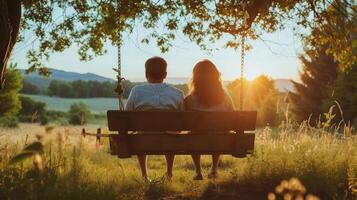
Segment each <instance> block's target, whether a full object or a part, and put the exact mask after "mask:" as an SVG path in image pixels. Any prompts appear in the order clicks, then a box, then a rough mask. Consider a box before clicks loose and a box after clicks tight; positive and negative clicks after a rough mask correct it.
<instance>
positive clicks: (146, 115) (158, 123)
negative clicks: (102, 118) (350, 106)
mask: <svg viewBox="0 0 357 200" xmlns="http://www.w3.org/2000/svg"><path fill="white" fill-rule="evenodd" d="M107 116H108V127H109V130H110V131H124V132H125V131H184V130H192V131H225V130H248V131H249V130H255V124H256V118H257V112H256V111H234V112H190V111H185V112H179V111H130V112H128V111H113V110H110V111H108V113H107Z"/></svg>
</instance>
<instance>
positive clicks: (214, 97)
mask: <svg viewBox="0 0 357 200" xmlns="http://www.w3.org/2000/svg"><path fill="white" fill-rule="evenodd" d="M190 94H191V95H194V96H195V97H196V98H198V101H199V103H201V104H203V105H207V106H214V105H217V104H219V103H221V102H222V101H223V99H224V95H225V92H224V89H223V85H222V81H221V74H220V73H219V71H218V69H217V67H216V66H215V65H214V64H213V63H212V62H211V61H209V60H202V61H200V62H198V63H197V64H196V65H195V67H194V68H193V76H192V80H191V84H190Z"/></svg>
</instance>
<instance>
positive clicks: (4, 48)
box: [0, 0, 21, 89]
mask: <svg viewBox="0 0 357 200" xmlns="http://www.w3.org/2000/svg"><path fill="white" fill-rule="evenodd" d="M20 19H21V1H20V0H0V89H2V88H3V87H4V83H5V78H4V75H5V71H6V66H7V62H8V60H9V58H10V55H11V51H12V49H13V47H14V45H15V43H16V39H17V36H18V34H19V29H20Z"/></svg>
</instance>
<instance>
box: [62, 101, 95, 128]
mask: <svg viewBox="0 0 357 200" xmlns="http://www.w3.org/2000/svg"><path fill="white" fill-rule="evenodd" d="M90 115H91V112H90V110H89V107H88V106H87V105H86V104H85V103H83V102H79V103H73V104H72V105H71V107H70V109H69V121H68V122H69V123H70V124H74V125H82V124H85V123H87V121H88V118H89V117H90Z"/></svg>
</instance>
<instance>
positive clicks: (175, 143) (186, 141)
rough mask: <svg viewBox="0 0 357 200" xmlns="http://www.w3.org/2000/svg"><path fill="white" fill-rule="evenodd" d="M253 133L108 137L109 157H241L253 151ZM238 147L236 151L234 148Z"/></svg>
mask: <svg viewBox="0 0 357 200" xmlns="http://www.w3.org/2000/svg"><path fill="white" fill-rule="evenodd" d="M254 137H255V134H252V133H248V134H229V133H217V134H203V133H200V134H165V133H160V134H159V133H158V134H128V135H122V134H111V135H110V145H111V150H112V154H113V155H118V156H119V157H120V155H124V157H125V155H127V154H128V152H130V153H129V154H130V155H138V154H148V155H164V154H170V153H172V154H178V155H180V154H194V153H199V154H213V153H219V154H231V155H232V154H233V155H236V156H241V157H244V156H245V155H246V154H248V153H249V152H250V151H252V150H253V149H254ZM237 147H238V149H237Z"/></svg>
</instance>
